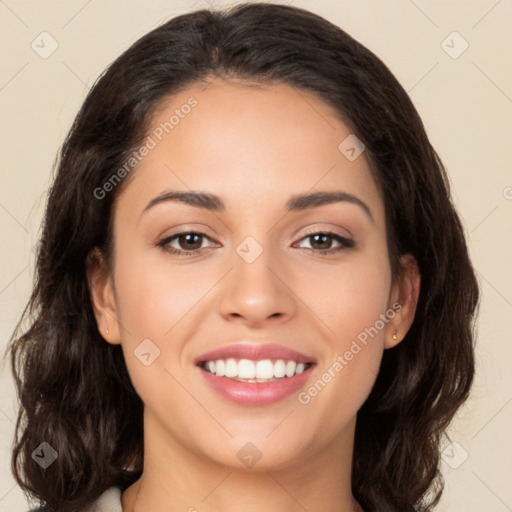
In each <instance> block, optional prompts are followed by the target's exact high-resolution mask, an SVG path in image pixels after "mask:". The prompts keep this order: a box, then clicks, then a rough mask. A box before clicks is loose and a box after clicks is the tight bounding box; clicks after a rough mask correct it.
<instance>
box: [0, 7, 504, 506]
mask: <svg viewBox="0 0 512 512" xmlns="http://www.w3.org/2000/svg"><path fill="white" fill-rule="evenodd" d="M288 3H292V4H293V5H296V6H298V7H304V8H307V9H310V10H311V11H314V12H316V13H318V14H320V15H322V16H323V17H325V18H327V19H328V20H330V21H332V22H334V23H335V24H337V25H339V26H340V27H342V28H343V29H344V30H346V31H347V32H348V33H350V34H351V35H352V36H354V37H355V38H356V39H358V40H359V41H360V42H362V43H363V44H364V45H366V46H367V47H368V48H370V49H371V50H372V51H373V52H374V53H376V54H377V55H378V56H379V57H380V58H381V59H382V60H383V61H384V62H385V63H386V64H387V65H388V67H389V68H390V69H391V70H392V72H393V73H394V74H395V76H396V77H397V78H398V80H399V81H400V82H401V84H402V85H403V87H404V88H405V89H406V90H407V91H408V92H409V94H410V96H411V99H412V101H413V102H414V104H415V106H416V108H417V109H418V111H419V113H420V115H421V116H422V118H423V121H424V123H425V126H426V129H427V131H428V134H429V137H430V139H431V142H432V143H433V145H434V147H435V148H436V149H437V151H438V153H439V154H440V156H441V158H442V160H443V162H444V164H445V165H446V167H447V169H448V172H449V175H450V181H451V184H452V194H453V199H454V201H455V204H456V206H457V208H458V211H459V213H460V216H461V218H462V220H463V222H464V226H465V229H466V234H467V239H468V244H469V247H470V251H471V256H472V258H473V262H474V265H475V268H476V270H477V272H478V278H479V282H480V285H481V291H482V299H481V307H480V316H479V321H478V339H477V361H478V363H477V364H478V367H477V376H476V382H475V386H474V388H473V391H472V394H471V398H470V400H469V401H468V402H467V405H466V406H465V407H464V408H463V409H462V410H461V411H460V413H459V414H458V415H457V418H456V420H455V422H454V423H453V425H452V427H451V429H450V431H449V440H448V439H447V440H446V442H445V445H444V449H445V451H444V459H443V463H442V470H443V474H444V476H445V478H446V490H445V494H444V497H443V500H442V502H441V504H440V505H439V507H438V510H439V511H440V512H441V511H450V512H482V511H485V512H506V511H512V486H511V485H510V484H511V476H512V442H511V439H510V432H511V426H512V371H511V369H512V368H511V367H512V364H511V352H512V340H511V335H510V325H511V324H510V318H511V316H512V271H511V261H512V239H511V238H512V237H511V233H512V172H511V167H510V162H511V161H512V158H511V157H512V139H511V136H512V70H511V67H512V59H511V54H512V31H511V30H510V27H511V26H512V1H511V0H498V1H496V0H472V1H468V0H464V1H462V0H459V1H455V0H448V1H446V0H435V1H434V0H414V1H413V0H392V1H387V2H384V1H377V0H361V1H359V2H357V1H355V0H318V1H311V0H309V1H308V0H306V1H301V0H293V1H292V2H288ZM224 5H232V3H227V2H220V1H218V2H216V1H213V0H211V1H210V2H206V1H205V0H201V1H199V0H198V1H195V2H192V1H190V0H186V1H178V0H167V1H165V0H146V1H143V2H135V1H128V0H123V1H122V0H104V1H100V0H89V1H87V0H67V1H59V0H47V1H45V2H41V1H22V0H0V44H1V46H0V54H1V66H0V130H1V132H0V140H1V144H2V152H1V155H0V158H1V165H0V173H1V174H0V176H1V180H0V229H1V240H2V245H1V247H2V249H1V253H0V334H1V338H0V348H1V349H2V354H3V353H4V351H5V347H6V346H7V342H8V340H9V338H10V335H11V333H12V330H13V328H14V326H15V323H16V322H17V320H18V318H19V316H20V314H21V312H22V309H23V308H24V306H25V304H26V301H27V300H28V297H29V294H30V291H31V283H32V275H33V268H34V246H35V245H36V242H37V239H38V235H39V227H40V222H41V217H42V213H43V210H44V204H45V200H46V193H47V189H48V186H49V184H50V181H51V176H52V164H53V161H54V158H55V155H56V153H57V151H58V149H59V147H60V145H61V144H62V142H63V140H64V137H65V135H66V133H67V131H68V129H69V127H70V125H71V122H72V120H73V118H74V116H75V114H76V112H77V110H78V109H79V107H80V105H81V103H82V102H83V100H84V98H85V95H86V93H87V91H88V89H89V88H90V87H91V86H92V84H93V83H94V81H95V79H96V78H97V77H98V75H99V74H100V73H101V72H102V71H103V69H104V68H105V67H106V66H107V65H108V64H109V63H110V62H111V61H112V60H113V59H114V58H115V57H117V56H118V55H119V54H120V53H121V52H122V51H123V50H124V49H126V48H127V47H128V46H129V45H130V44H131V43H132V42H134V41H135V40H136V39H138V38H139V37H140V36H142V35H143V34H144V33H146V32H147V31H149V30H150V29H152V28H154V27H155V26H156V25H159V24H161V23H162V22H164V21H165V20H167V19H168V18H170V17H172V16H174V15H177V14H182V13H185V12H189V11H191V10H195V9H199V8H210V7H222V6H224ZM43 32H46V33H47V34H42V33H43ZM42 39H44V43H41V40H42ZM57 45H58V46H57ZM54 48H55V51H53V53H52V54H51V55H48V53H49V52H51V51H52V50H54ZM45 52H46V53H45ZM454 264H456V262H454ZM442 335H443V333H439V336H440V338H442ZM0 368H1V377H0V390H1V393H0V432H1V435H0V439H1V449H2V456H1V457H0V512H2V511H9V512H18V511H24V510H27V509H28V504H27V501H26V499H25V497H24V495H23V493H22V491H21V490H20V489H19V487H18V486H17V485H16V484H15V483H14V480H13V478H12V476H11V473H10V456H11V450H12V436H13V431H14V422H15V418H16V414H17V405H16V394H15V391H14V387H13V382H12V376H11V373H10V368H9V364H7V363H3V364H2V365H1V366H0ZM311 512H313V511H311Z"/></svg>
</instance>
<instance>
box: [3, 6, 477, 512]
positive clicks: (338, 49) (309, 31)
mask: <svg viewBox="0 0 512 512" xmlns="http://www.w3.org/2000/svg"><path fill="white" fill-rule="evenodd" d="M211 76H214V77H215V76H217V77H221V78H222V77H235V78H239V79H243V80H248V81H252V82H257V83H265V84H273V83H276V84H277V83H281V84H287V85H290V86H292V87H294V88H295V89H296V90H297V92H300V91H308V92H312V93H314V94H316V96H317V97H318V98H320V99H321V100H323V101H324V102H325V103H326V104H328V105H330V106H331V107H332V108H334V110H335V112H337V114H338V115H339V117H340V119H341V120H342V121H343V122H344V123H345V124H346V125H347V126H349V128H350V129H351V130H352V132H353V133H355V134H356V135H357V137H358V138H359V139H361V140H362V141H363V143H364V144H365V146H366V155H367V157H368V159H369V162H370V165H371V172H372V175H373V178H374V180H375V182H376V183H377V185H378V186H379V188H380V190H381V193H382V198H383V201H384V205H385V213H386V227H387V234H388V252H389V258H390V262H391V268H392V273H393V277H396V276H397V275H399V273H400V272H401V267H400V260H399V258H400V255H402V254H405V253H412V254H413V255H414V257H415V258H416V260H417V261H418V265H419V271H420V274H421V278H422V281H421V291H420V295H419V299H418V304H417V310H416V316H415V319H414V322H413V324H412V326H411V328H410V330H409V332H408V333H407V335H406V336H405V339H404V340H403V341H402V342H401V343H400V344H398V345H397V346H396V347H395V348H393V349H389V350H386V351H385V353H384V356H383V360H382V365H381V369H380V373H379V375H378V377H377V380H376V383H375V386H374V387H373V389H372V392H371V394H370V396H369V397H368V399H367V400H366V401H365V403H364V404H363V406H362V408H361V409H360V411H359V413H358V419H357V425H356V435H355V448H354V460H353V472H352V489H353V493H354V495H355V497H356V498H357V500H358V501H359V502H360V503H361V505H362V506H363V507H364V508H365V510H366V511H367V512H374V511H375V512H387V511H394V512H396V511H403V512H411V511H415V512H428V511H430V510H432V509H433V507H434V506H435V505H436V504H437V502H438V501H439V498H440V495H441V492H442V486H443V482H442V476H441V473H440V469H439V467H440V444H441V440H442V435H443V432H444V430H445V429H446V427H447V426H448V424H449V423H450V421H451V420H452V418H453V416H454V415H455V413H456V411H457V410H458V409H459V407H460V406H461V405H462V404H463V402H464V401H465V400H466V398H467V396H468V394H469V391H470V387H471V384H472V380H473V375H474V347H473V344H474V338H475V332H474V329H475V326H474V320H475V315H476V310H477V307H478V299H479V289H478V284H477V280H476V277H475V272H474V269H473V267H472V264H471V261H470V258H469V255H468V249H467V246H466V241H465V234H464V230H463V227H462V224H461V221H460V219H459V217H458V215H457V212H456V209H455V207H454V205H453V202H452V199H451V194H450V184H449V179H448V176H447V174H446V171H445V169H444V168H443V165H442V163H441V161H440V159H439V157H438V155H437V154H436V152H435V150H434V149H433V148H432V146H431V144H430V142H429V140H428V138H427V135H426V132H425V129H424V126H423V124H422V122H421V120H420V117H419V115H418V113H417V111H416V110H415V108H414V106H413V104H412V102H411V100H410V99H409V97H408V95H407V93H406V92H405V91H404V89H403V88H402V87H401V86H400V84H399V82H398V81H397V79H396V78H395V77H394V76H393V74H392V73H391V72H390V71H389V70H388V68H387V67H386V66H385V65H384V64H383V63H382V62H381V61H380V60H379V58H377V57H376V56H375V55H374V54H373V53H372V52H370V51H369V50H368V49H366V48H365V47H364V46H362V45H361V44H360V43H358V42H357V41H355V40H354V39H353V38H352V37H351V36H349V35H348V34H346V33H345V32H344V31H343V30H341V29H340V28H339V27H337V26H335V25H333V24H332V23H330V22H328V21H326V20H325V19H323V18H321V17H320V16H317V15H315V14H313V13H311V12H308V11H307V10H304V9H300V8H296V7H291V6H286V5H272V4H266V3H251V4H241V5H238V6H235V7H233V8H231V9H229V10H224V11H210V10H199V11H196V12H192V13H189V14H184V15H181V16H178V17H175V18H173V19H171V20H170V21H167V22H166V23H164V24H162V25H161V26H159V27H157V28H156V29H154V30H152V31H151V32H149V33H148V34H146V35H145V36H143V37H142V38H140V39H139V40H138V41H136V42H135V43H134V44H133V45H132V46H131V47H130V48H129V49H128V50H126V51H125V52H124V53H123V54H122V55H121V56H120V57H118V58H117V59H116V60H115V61H114V62H113V63H112V64H111V65H110V66H109V67H108V68H107V69H106V71H105V72H104V73H103V74H102V76H101V77H100V78H99V79H98V80H97V82H96V83H95V85H94V87H93V88H92V89H91V90H90V92H89V94H88V96H87V98H86V100H85V101H84V103H83V105H82V107H81V109H80V111H79V113H78V115H77V117H76V119H75V121H74V123H73V125H72V128H71V130H70V132H69V134H68V136H67V138H66V140H65V142H64V144H63V146H62V148H61V151H60V154H59V157H58V159H57V162H56V176H55V179H54V181H53V185H52V187H51V190H50V193H49V197H48V202H47V206H46V212H45V217H44V221H43V231H42V238H41V241H40V247H39V251H38V254H37V263H36V269H35V277H34V288H33V292H32V295H31V297H30V299H29V302H28V304H27V306H26V308H25V310H24V312H23V315H22V318H21V319H20V321H19V323H18V325H17V326H16V329H15V331H14V333H13V335H12V338H11V340H10V343H9V346H8V351H10V352H11V366H12V370H13V373H14V378H15V384H16V389H17V393H18V397H19V401H20V410H19V415H18V418H17V423H16V432H15V440H14V450H13V455H12V471H13V473H14V476H15V478H16V481H17V482H18V484H19V485H20V487H21V488H22V489H23V490H24V491H25V492H26V493H27V494H28V495H30V496H31V497H35V498H36V499H38V500H39V502H40V503H41V504H46V505H47V506H48V507H50V509H51V510H54V511H56V512H75V511H77V510H80V509H81V508H82V507H84V506H86V505H88V504H90V503H91V502H93V501H94V500H95V499H97V498H98V497H99V495H100V494H101V493H102V492H103V491H105V490H106V489H107V488H109V487H111V486H118V487H120V488H121V489H122V490H124V489H125V488H127V487H128V486H129V485H131V484H132V483H133V482H135V481H136V480H137V479H138V478H139V477H140V475H141V473H142V467H143V455H144V454H143V436H142V433H143V419H142V415H143V404H142V401H141V399H140V397H139V396H138V395H137V393H136V391H135V389H134V388H133V386H132V383H131V380H130V377H129V374H128V372H127V369H126V365H125V362H124V358H123V354H122V349H121V347H120V346H119V345H111V344H108V343H105V341H104V340H103V338H102V337H101V335H100V333H99V332H98V328H97V325H96V321H95V317H94V314H93V310H92V305H91V301H90V295H89V290H88V285H87V279H86V269H87V265H88V264H92V263H91V261H90V260H89V259H88V256H89V255H90V254H91V252H92V251H93V249H94V248H99V249H100V250H101V251H102V252H103V253H104V254H105V255H107V257H108V255H109V254H110V253H111V237H112V205H113V202H114V200H115V198H116V197H117V196H118V194H119V193H120V192H121V191H122V190H123V185H125V182H126V180H124V181H123V182H122V183H121V184H120V185H119V186H118V187H116V189H115V190H114V191H113V192H112V193H110V194H107V195H106V196H105V197H104V198H103V199H101V200H99V199H96V198H95V196H94V191H95V189H97V188H98V187H101V186H102V184H104V183H105V182H106V181H107V179H108V178H109V177H110V176H111V175H112V173H113V171H115V170H116V169H119V168H120V167H121V165H122V164H123V162H125V160H126V158H127V156H128V155H129V154H130V152H132V151H133V150H134V149H135V148H137V147H138V146H139V145H140V144H141V141H142V140H143V138H144V137H145V135H147V130H148V127H149V121H150V119H151V116H152V113H154V112H155V111H156V109H157V108H158V107H159V106H160V105H161V104H162V102H163V101H164V100H165V99H166V98H168V97H170V96H171V95H172V94H173V93H176V92H178V91H180V90H183V89H185V88H186V87H187V86H190V85H192V84H196V83H200V82H202V81H205V80H207V79H208V77H211ZM134 172H136V170H134ZM24 324H26V325H25V327H23V325H24ZM41 442H47V443H49V444H50V445H51V446H53V447H55V448H56V449H57V450H58V458H57V460H56V461H55V462H54V463H53V464H51V465H50V466H49V467H48V468H47V469H46V470H43V469H42V468H41V467H39V465H38V464H37V463H36V462H35V461H34V460H33V459H32V457H31V454H32V452H33V451H34V449H35V448H36V447H38V446H39V445H40V443H41Z"/></svg>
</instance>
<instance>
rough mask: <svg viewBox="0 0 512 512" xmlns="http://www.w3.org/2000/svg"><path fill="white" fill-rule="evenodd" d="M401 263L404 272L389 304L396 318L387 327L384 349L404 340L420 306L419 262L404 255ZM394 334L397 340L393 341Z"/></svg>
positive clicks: (393, 287) (408, 255)
mask: <svg viewBox="0 0 512 512" xmlns="http://www.w3.org/2000/svg"><path fill="white" fill-rule="evenodd" d="M400 261H401V266H402V269H403V271H402V272H400V273H399V275H398V276H397V277H396V281H395V282H394V283H393V286H392V289H391V293H390V303H389V307H390V309H391V310H392V311H395V316H394V317H393V319H392V320H391V321H390V322H389V323H388V324H387V326H386V337H385V341H384V348H393V347H395V346H396V345H398V344H399V343H400V342H401V341H402V340H403V339H404V337H405V335H406V334H407V331H408V330H409V329H410V327H411V325H412V322H413V320H414V315H415V313H416V306H417V304H418V297H419V293H420V283H421V275H420V272H419V267H418V262H417V261H416V258H415V257H414V256H413V255H412V254H410V253H408V254H404V255H403V256H402V257H401V258H400ZM395 331H396V332H395ZM393 334H394V335H395V337H396V339H393Z"/></svg>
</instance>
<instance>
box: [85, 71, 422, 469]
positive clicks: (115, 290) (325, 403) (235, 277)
mask: <svg viewBox="0 0 512 512" xmlns="http://www.w3.org/2000/svg"><path fill="white" fill-rule="evenodd" d="M190 98H193V99H192V100H191V99H190ZM185 105H189V106H188V107H185ZM172 116H174V117H172ZM166 123H167V124H166ZM167 132H168V133H167ZM349 136H351V132H350V130H349V129H348V128H347V126H345V124H343V123H342V122H341V121H340V119H339V118H338V117H337V116H336V114H335V113H334V112H333V111H332V110H331V109H330V108H329V107H328V106H327V105H326V104H325V103H323V102H322V101H321V100H320V99H318V98H316V97H315V96H314V95H312V94H310V93H306V92H304V91H301V92H300V93H299V92H298V91H297V90H295V89H294V88H291V87H289V86H285V85H272V86H270V85H268V86H255V85H252V86H249V85H247V84H243V83H235V82H226V81H220V80H217V81H214V82H213V83H211V84H210V85H209V86H208V87H206V88H205V87H204V85H201V86H197V87H190V88H189V89H187V90H186V91H182V92H181V93H179V94H177V95H174V96H173V97H172V98H170V99H169V100H167V101H166V102H165V103H164V104H162V106H161V108H160V109H159V110H158V112H157V113H156V114H155V116H154V117H153V119H152V126H151V128H150V130H149V132H148V137H149V138H148V139H146V141H145V142H146V148H148V150H147V151H144V150H142V152H139V154H141V153H145V155H144V156H143V157H142V158H141V159H140V162H139V163H138V164H137V166H136V168H135V169H134V170H133V171H132V173H133V175H131V176H130V181H129V182H128V183H127V186H126V187H125V188H124V189H123V191H122V192H121V193H120V195H119V197H118V199H117V201H116V204H115V209H114V212H113V214H114V228H113V229H114V258H113V266H112V272H111V273H108V272H104V273H103V274H101V275H100V274H99V273H98V275H93V276H92V277H91V279H90V283H91V291H92V296H93V303H94V308H95V312H96V316H97V319H98V325H99V328H100V330H101V332H102V335H103V336H104V337H105V339H106V340H107V341H108V342H109V343H121V344H122V348H123V353H124V356H125V359H126V365H127V368H128V371H129V374H130V376H131V379H132V382H133V384H134V386H135V389H136V390H137V392H138V394H139V395H140V397H141V398H142V400H143V402H144V404H145V430H146V433H147V432H151V436H152V439H153V440H154V441H153V443H154V445H153V448H154V449H156V446H158V449H159V450H170V451H173V450H181V451H183V450H185V451H186V452H187V453H190V454H194V455H196V456H198V457H201V458H203V459H207V460H209V461H211V462H213V463H216V464H222V465H227V466H231V467H239V468H243V467H244V464H245V465H246V466H248V465H247V460H248V459H244V456H245V455H249V456H253V457H259V456H260V455H261V459H260V460H259V461H258V463H257V467H258V469H261V470H265V469H271V468H273V469H275V468H285V467H288V466H292V465H294V464H297V463H298V462H299V461H302V463H303V461H304V460H305V459H306V458H308V457H309V458H312V457H314V456H315V454H319V453H325V452H326V451H328V450H337V449H339V447H340V446H342V445H343V444H346V443H347V442H349V440H352V438H353V430H354V424H355V417H356V413H357V411H358V409H359V408H360V407H361V405H362V404H363V402H364V401H365V399H366V397H367V396H368V394H369V393H370V391H371V388H372V386H373V384H374V381H375V378H376V375H377V373H378V369H379V364H380V360H381V357H382V353H383V350H384V349H385V348H387V347H390V346H392V345H393V344H394V343H397V342H398V341H399V340H400V339H401V338H403V336H404V335H405V331H406V329H407V328H408V326H409V325H410V322H411V321H412V319H411V309H410V307H409V306H408V300H409V299H408V297H409V293H408V290H410V286H409V285H410V281H406V282H405V281H404V282H398V283H394V282H393V281H392V276H391V270H390V264H389V260H388V253H387V244H386V229H385V211H384V204H383V200H382V197H381V195H380V192H379V190H378V187H377V186H376V184H375V182H374V181H373V179H372V177H371V174H370V169H369V165H368V162H367V160H366V156H365V154H364V152H363V153H362V154H361V155H360V156H358V157H357V158H355V159H354V155H357V152H358V150H359V148H358V147H357V146H354V142H353V140H354V139H348V141H347V142H345V143H344V144H342V145H341V147H340V144H341V143H342V142H343V141H344V140H345V139H346V138H347V137H349ZM351 147H353V148H354V149H355V151H351V149H350V148H351ZM348 157H350V158H348ZM320 192H322V193H324V194H323V195H319V193H320ZM175 193H182V194H183V193H187V194H189V196H186V197H185V196H183V195H182V196H181V199H179V197H178V196H176V195H174V196H173V194H175ZM195 193H201V194H203V196H200V197H198V196H194V195H193V194H195ZM312 194H317V195H316V196H310V197H309V199H308V197H305V198H302V199H298V196H308V195H312ZM207 199H208V200H207ZM103 270H105V269H103ZM101 276H103V277H101ZM397 304H398V306H397ZM106 329H109V334H105V331H106ZM395 329H396V330H397V332H398V335H397V340H393V338H392V335H393V332H394V330H395ZM218 350H220V352H219V351H218ZM229 359H232V360H234V361H230V362H228V360H229ZM240 360H243V361H242V362H240ZM219 361H222V362H220V363H219ZM294 363H295V364H294ZM222 367H224V369H222ZM212 371H213V372H217V374H214V373H211V372H212ZM223 372H225V375H224V376H221V375H222V373H223ZM268 372H271V373H268ZM226 374H227V375H228V376H226ZM283 374H284V376H283ZM258 378H259V379H261V381H259V382H255V381H254V380H255V379H258ZM240 379H241V380H240ZM247 443H252V444H250V445H249V444H247ZM240 450H242V451H240ZM244 450H245V451H244Z"/></svg>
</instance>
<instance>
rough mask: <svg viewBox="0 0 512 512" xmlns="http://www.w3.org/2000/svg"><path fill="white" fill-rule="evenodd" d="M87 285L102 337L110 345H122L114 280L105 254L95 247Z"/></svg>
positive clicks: (89, 262) (88, 269) (88, 267)
mask: <svg viewBox="0 0 512 512" xmlns="http://www.w3.org/2000/svg"><path fill="white" fill-rule="evenodd" d="M86 272H87V284H88V286H89V294H90V297H91V304H92V309H93V311H94V316H95V317H96V323H97V325H98V330H99V332H100V334H101V336H102V337H103V338H104V339H105V341H107V342H108V343H112V344H113V345H118V344H120V343H121V333H120V329H119V322H118V319H117V308H116V301H115V293H114V286H113V278H112V276H111V273H110V270H109V269H108V265H107V262H106V260H105V257H104V256H103V253H102V252H101V251H100V249H98V248H97V247H95V248H94V249H93V250H92V251H91V252H90V253H89V255H88V257H87V261H86Z"/></svg>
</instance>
